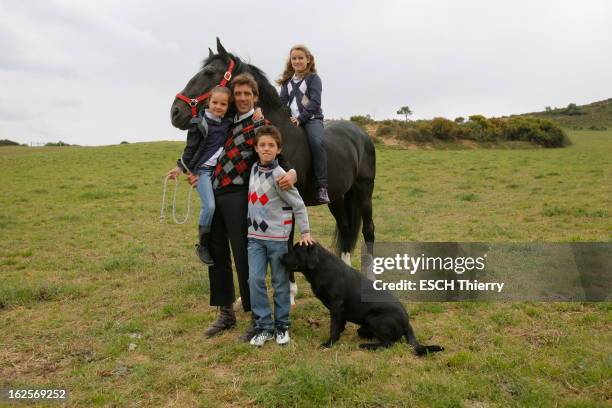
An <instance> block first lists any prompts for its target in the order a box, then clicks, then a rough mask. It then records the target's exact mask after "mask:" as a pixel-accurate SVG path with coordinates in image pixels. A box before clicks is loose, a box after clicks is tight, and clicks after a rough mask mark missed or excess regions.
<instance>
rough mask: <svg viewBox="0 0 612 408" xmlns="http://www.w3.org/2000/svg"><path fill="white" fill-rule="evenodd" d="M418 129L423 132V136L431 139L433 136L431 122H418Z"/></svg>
mask: <svg viewBox="0 0 612 408" xmlns="http://www.w3.org/2000/svg"><path fill="white" fill-rule="evenodd" d="M417 130H418V132H419V133H420V134H421V137H424V138H429V139H431V138H432V137H433V131H432V129H431V122H428V121H420V122H419V123H418V124H417Z"/></svg>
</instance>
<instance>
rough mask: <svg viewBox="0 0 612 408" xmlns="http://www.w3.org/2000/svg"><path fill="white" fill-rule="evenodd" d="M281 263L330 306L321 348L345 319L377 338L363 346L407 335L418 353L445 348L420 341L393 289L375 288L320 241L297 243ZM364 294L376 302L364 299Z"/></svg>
mask: <svg viewBox="0 0 612 408" xmlns="http://www.w3.org/2000/svg"><path fill="white" fill-rule="evenodd" d="M282 262H283V264H284V265H285V266H286V268H287V270H288V271H299V272H302V273H303V274H304V276H305V277H306V280H308V282H309V283H310V286H311V287H312V291H313V292H314V294H315V296H316V297H317V298H318V299H319V300H320V301H321V302H323V304H324V305H325V307H327V308H328V309H329V312H330V315H331V323H330V336H329V340H327V341H326V342H324V343H323V344H321V347H325V348H328V347H331V346H332V345H333V344H334V343H335V342H337V341H338V339H339V338H340V333H341V332H342V331H344V328H345V325H346V322H352V323H355V324H358V325H359V326H361V327H359V329H358V330H357V334H358V335H359V337H361V338H365V339H376V340H378V342H377V343H365V344H360V345H359V347H360V348H363V349H367V350H376V349H378V348H381V347H389V346H391V345H393V343H395V342H396V341H398V340H400V339H401V338H402V337H405V338H406V340H407V341H408V343H410V344H411V345H412V347H414V351H415V353H416V354H417V355H419V356H422V355H425V354H427V353H432V352H436V351H442V350H444V348H443V347H441V346H436V345H432V346H425V345H422V344H420V343H419V342H418V341H417V339H416V337H415V335H414V331H413V330H412V327H411V326H410V323H409V322H408V313H406V310H405V309H404V306H403V305H402V304H401V303H400V302H399V300H397V298H396V297H395V296H394V295H393V294H392V293H391V292H388V291H376V290H374V288H373V286H372V284H373V282H372V281H371V280H370V279H368V278H366V277H365V276H363V275H362V274H361V273H359V272H357V271H356V270H355V269H353V268H351V267H350V266H348V265H346V264H345V263H344V262H343V261H342V260H341V259H340V258H338V257H337V256H335V255H334V254H332V253H331V252H329V251H327V250H326V249H325V248H323V247H322V246H320V245H319V244H315V245H299V244H296V245H294V246H293V249H292V250H291V251H289V252H288V253H287V254H286V255H284V257H283V259H282ZM362 294H364V295H367V298H368V299H375V301H371V302H364V301H363V300H362ZM364 297H365V296H364Z"/></svg>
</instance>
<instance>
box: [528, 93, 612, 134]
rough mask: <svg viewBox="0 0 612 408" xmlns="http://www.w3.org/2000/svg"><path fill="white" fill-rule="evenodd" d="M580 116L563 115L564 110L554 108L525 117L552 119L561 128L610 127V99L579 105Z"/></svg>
mask: <svg viewBox="0 0 612 408" xmlns="http://www.w3.org/2000/svg"><path fill="white" fill-rule="evenodd" d="M579 108H580V111H581V112H582V114H581V115H567V114H564V110H565V108H555V109H553V110H552V111H551V112H532V113H526V114H524V115H527V116H539V117H542V118H548V119H552V120H554V121H555V122H557V123H559V124H560V125H561V126H564V127H568V128H572V129H588V128H589V127H591V126H597V127H607V128H608V129H610V128H611V127H612V98H610V99H605V100H603V101H597V102H593V103H589V104H587V105H580V106H579Z"/></svg>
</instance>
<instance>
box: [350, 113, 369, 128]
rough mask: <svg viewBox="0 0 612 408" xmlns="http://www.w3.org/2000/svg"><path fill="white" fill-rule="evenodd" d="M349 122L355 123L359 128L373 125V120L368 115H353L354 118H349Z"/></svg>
mask: <svg viewBox="0 0 612 408" xmlns="http://www.w3.org/2000/svg"><path fill="white" fill-rule="evenodd" d="M350 120H351V122H355V123H357V124H358V125H360V126H364V125H370V124H372V123H374V119H372V117H371V116H370V115H365V116H363V115H355V116H351V119H350Z"/></svg>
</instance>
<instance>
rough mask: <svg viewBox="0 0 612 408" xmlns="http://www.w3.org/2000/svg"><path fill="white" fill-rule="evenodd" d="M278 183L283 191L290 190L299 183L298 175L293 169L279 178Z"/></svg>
mask: <svg viewBox="0 0 612 408" xmlns="http://www.w3.org/2000/svg"><path fill="white" fill-rule="evenodd" d="M276 182H277V183H278V185H279V186H280V188H281V190H289V189H290V188H291V187H293V186H294V185H295V183H297V173H296V172H295V170H293V169H291V170H289V171H288V172H286V173H285V174H283V175H282V176H280V177H279V178H277V179H276Z"/></svg>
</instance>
